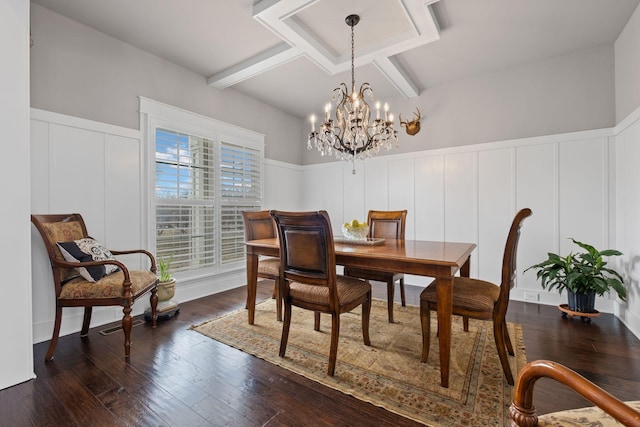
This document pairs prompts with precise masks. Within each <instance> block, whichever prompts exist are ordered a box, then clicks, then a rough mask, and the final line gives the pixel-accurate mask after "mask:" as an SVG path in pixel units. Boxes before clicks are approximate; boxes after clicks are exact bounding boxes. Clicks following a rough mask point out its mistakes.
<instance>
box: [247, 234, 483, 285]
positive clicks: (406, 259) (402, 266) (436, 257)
mask: <svg viewBox="0 0 640 427" xmlns="http://www.w3.org/2000/svg"><path fill="white" fill-rule="evenodd" d="M246 244H247V251H248V252H251V251H252V249H251V248H252V247H254V248H256V249H255V250H256V251H257V252H260V253H261V254H264V255H267V254H268V255H272V256H278V254H279V241H278V239H277V238H270V239H261V240H250V241H248V242H246ZM475 248H476V244H475V243H461V242H439V241H428V240H395V239H386V240H385V241H384V243H383V244H378V245H369V244H362V243H359V242H357V241H356V242H353V243H347V242H344V241H339V242H335V253H336V263H337V264H340V265H354V264H355V265H358V266H363V267H368V268H371V269H374V270H380V271H393V272H403V273H408V274H416V275H423V276H433V273H434V269H435V268H438V267H439V268H445V269H454V270H456V271H457V270H458V269H459V268H461V267H462V265H463V264H464V263H465V262H466V261H467V260H468V259H469V256H470V254H471V252H473V250H474V249H475ZM426 270H429V271H426ZM448 273H449V274H451V273H450V272H448Z"/></svg>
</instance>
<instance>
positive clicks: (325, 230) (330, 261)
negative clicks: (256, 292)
mask: <svg viewBox="0 0 640 427" xmlns="http://www.w3.org/2000/svg"><path fill="white" fill-rule="evenodd" d="M271 216H272V217H273V218H274V220H275V222H276V224H277V226H278V235H279V241H280V270H281V277H282V283H281V286H280V289H281V290H282V300H283V303H284V321H283V325H282V338H281V339H280V353H279V354H280V356H281V357H284V356H285V352H286V349H287V342H288V338H289V329H290V326H291V313H292V306H296V307H300V308H303V309H306V310H311V311H313V312H314V319H315V325H314V329H315V330H316V331H319V330H320V313H328V314H331V343H330V348H329V364H328V368H327V374H328V375H329V376H333V374H334V371H335V366H336V359H337V353H338V336H339V333H340V314H342V313H346V312H348V311H351V310H353V309H354V308H356V307H358V306H359V305H362V336H363V340H364V344H365V345H371V342H370V340H369V316H370V313H371V285H370V284H369V283H368V282H367V281H365V280H361V279H358V278H354V277H345V276H343V275H337V274H336V254H335V247H334V240H333V232H332V229H331V221H330V219H329V214H327V212H325V211H317V212H282V211H271Z"/></svg>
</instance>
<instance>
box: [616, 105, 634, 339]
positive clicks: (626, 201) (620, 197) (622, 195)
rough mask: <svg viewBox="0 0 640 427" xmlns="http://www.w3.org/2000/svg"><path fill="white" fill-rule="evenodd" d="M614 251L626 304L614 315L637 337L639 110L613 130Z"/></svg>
mask: <svg viewBox="0 0 640 427" xmlns="http://www.w3.org/2000/svg"><path fill="white" fill-rule="evenodd" d="M615 132H616V136H615V153H616V161H615V164H616V173H615V185H616V202H615V213H616V236H615V242H616V249H618V250H620V251H621V252H622V253H623V256H622V257H620V258H621V260H620V262H618V263H616V264H615V265H616V266H619V271H621V272H624V274H623V276H624V278H625V283H626V285H627V290H628V296H627V301H626V302H622V301H619V300H616V301H617V302H616V307H615V308H616V311H615V313H616V315H617V316H618V317H619V318H620V319H621V320H622V321H623V322H624V323H625V324H626V325H627V326H628V327H629V329H631V331H632V332H633V333H634V334H635V335H636V336H638V337H640V167H638V159H640V109H638V110H636V111H635V112H634V113H633V114H631V115H630V117H628V118H627V119H625V120H624V121H623V122H622V123H621V124H620V125H618V126H617V127H616V129H615Z"/></svg>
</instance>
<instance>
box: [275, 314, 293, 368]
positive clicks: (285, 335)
mask: <svg viewBox="0 0 640 427" xmlns="http://www.w3.org/2000/svg"><path fill="white" fill-rule="evenodd" d="M290 326H291V304H285V305H284V320H283V322H282V337H281V338H280V352H279V353H278V355H279V356H280V357H284V354H285V352H286V351H287V341H288V340H289V327H290Z"/></svg>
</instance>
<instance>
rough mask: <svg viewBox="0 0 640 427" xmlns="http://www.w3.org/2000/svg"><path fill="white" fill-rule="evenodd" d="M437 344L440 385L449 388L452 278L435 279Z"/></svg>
mask: <svg viewBox="0 0 640 427" xmlns="http://www.w3.org/2000/svg"><path fill="white" fill-rule="evenodd" d="M436 289H437V292H438V342H439V344H440V385H441V386H442V387H446V388H448V387H449V360H450V354H451V312H452V311H453V277H437V278H436Z"/></svg>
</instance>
